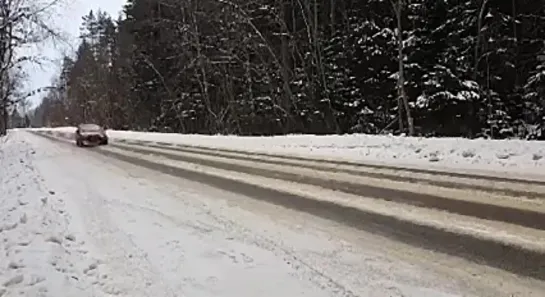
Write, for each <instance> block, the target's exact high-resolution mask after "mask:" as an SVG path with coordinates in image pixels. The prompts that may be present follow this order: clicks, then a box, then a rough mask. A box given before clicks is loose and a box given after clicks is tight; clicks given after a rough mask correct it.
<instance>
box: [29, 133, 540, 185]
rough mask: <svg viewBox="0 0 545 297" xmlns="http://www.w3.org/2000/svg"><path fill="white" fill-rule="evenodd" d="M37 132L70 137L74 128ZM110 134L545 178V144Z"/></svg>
mask: <svg viewBox="0 0 545 297" xmlns="http://www.w3.org/2000/svg"><path fill="white" fill-rule="evenodd" d="M37 130H54V131H59V132H70V133H71V132H73V131H74V128H73V127H59V128H42V129H37ZM107 133H108V135H109V136H110V137H111V138H112V139H114V140H115V139H132V140H146V141H155V142H168V143H176V144H184V145H195V146H205V147H211V148H219V149H236V150H244V151H249V152H250V151H253V152H267V153H276V154H284V155H285V154H288V155H299V156H307V157H319V158H332V159H344V160H352V161H359V162H366V163H374V164H377V163H378V164H385V165H398V166H411V167H415V166H416V167H425V168H436V169H463V170H471V171H477V170H478V171H493V172H496V173H502V172H505V173H513V174H515V173H518V174H527V175H539V176H540V177H541V175H543V176H545V158H544V157H545V143H544V142H539V141H524V140H488V139H474V140H470V139H464V138H423V137H403V136H391V135H365V134H352V135H324V136H322V135H285V136H271V137H250V136H248V137H245V136H232V135H212V136H211V135H196V134H174V133H151V132H135V131H117V130H108V132H107Z"/></svg>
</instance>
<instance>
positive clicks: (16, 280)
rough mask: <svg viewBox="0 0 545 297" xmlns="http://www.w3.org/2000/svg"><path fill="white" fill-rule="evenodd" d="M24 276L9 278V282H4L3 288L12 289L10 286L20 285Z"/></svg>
mask: <svg viewBox="0 0 545 297" xmlns="http://www.w3.org/2000/svg"><path fill="white" fill-rule="evenodd" d="M24 279H25V278H24V276H23V275H22V274H18V275H16V276H14V277H12V278H10V279H9V280H7V281H5V282H4V287H12V286H15V285H17V284H20V283H22V282H23V280H24Z"/></svg>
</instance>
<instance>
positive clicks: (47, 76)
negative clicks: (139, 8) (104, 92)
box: [26, 0, 126, 106]
mask: <svg viewBox="0 0 545 297" xmlns="http://www.w3.org/2000/svg"><path fill="white" fill-rule="evenodd" d="M61 1H63V3H62V5H61V6H59V7H58V8H57V9H56V10H57V12H56V15H55V16H54V17H53V18H52V19H51V20H50V22H52V23H53V25H54V27H56V28H58V29H59V30H60V31H61V32H62V33H63V34H66V35H67V37H68V40H67V43H57V44H55V45H54V44H46V45H42V46H40V47H39V48H37V49H36V50H37V51H39V53H40V54H41V55H43V56H45V57H46V58H47V59H48V60H49V59H51V60H53V61H52V62H47V63H45V64H44V65H42V66H41V67H40V66H30V65H29V67H28V68H27V72H28V75H29V82H28V83H27V86H26V88H27V89H28V90H34V89H37V88H40V87H44V86H48V85H50V82H51V79H52V77H53V76H54V75H55V74H57V72H58V70H59V69H60V64H59V63H60V59H61V58H62V56H63V54H64V53H66V54H69V55H71V56H72V55H73V53H74V51H75V49H76V48H77V45H78V39H77V36H78V35H79V28H80V26H81V22H82V19H81V18H82V17H83V16H84V15H86V14H87V13H88V12H89V11H90V10H91V9H92V10H98V9H100V10H102V11H106V12H108V13H109V14H110V15H111V16H112V17H113V18H114V19H117V16H118V15H119V13H120V11H121V9H122V7H123V5H124V4H125V3H126V0H61ZM43 95H44V94H38V95H36V96H34V97H31V98H30V100H31V102H32V105H33V106H34V105H36V104H38V103H39V101H40V100H41V97H42V96H43Z"/></svg>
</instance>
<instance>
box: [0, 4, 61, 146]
mask: <svg viewBox="0 0 545 297" xmlns="http://www.w3.org/2000/svg"><path fill="white" fill-rule="evenodd" d="M59 3H60V0H49V1H46V2H44V1H40V0H38V1H37V0H0V117H1V118H2V121H1V123H0V135H4V134H5V133H6V129H7V125H6V123H7V118H8V116H9V113H8V108H9V107H10V106H11V105H13V104H15V103H17V102H18V101H20V100H22V99H25V98H23V97H25V96H24V95H22V94H17V93H16V92H15V88H17V87H19V86H20V85H21V84H20V80H21V77H22V75H24V68H23V67H24V65H25V63H40V61H41V57H39V56H36V55H31V54H25V53H24V52H25V51H28V49H29V47H31V46H32V45H37V44H40V43H43V42H46V41H47V40H50V39H52V38H53V39H54V38H57V37H60V36H59V34H58V33H57V32H56V31H55V30H54V28H53V27H52V26H51V25H50V24H48V19H49V16H50V14H51V13H52V12H53V11H54V9H55V7H56V6H57V5H58V4H59ZM37 91H40V90H36V91H35V92H37ZM35 92H30V93H29V94H28V95H32V94H34V93H35ZM17 95H18V96H17Z"/></svg>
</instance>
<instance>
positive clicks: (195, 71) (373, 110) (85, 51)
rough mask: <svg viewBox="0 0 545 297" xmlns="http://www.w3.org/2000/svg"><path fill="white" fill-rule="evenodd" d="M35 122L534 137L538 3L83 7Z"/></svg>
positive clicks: (540, 86)
mask: <svg viewBox="0 0 545 297" xmlns="http://www.w3.org/2000/svg"><path fill="white" fill-rule="evenodd" d="M52 85H53V86H54V88H51V89H49V91H48V92H46V93H44V98H43V101H42V103H41V104H40V105H39V106H38V107H37V108H36V109H35V110H34V114H33V117H32V118H33V122H34V123H35V124H36V125H49V126H61V125H76V124H78V123H82V122H94V123H98V124H102V125H106V126H107V127H108V128H111V129H119V130H126V129H130V130H138V131H160V132H176V133H202V134H216V133H221V134H238V135H279V134H288V133H311V134H345V133H369V134H379V133H393V134H405V135H421V136H426V137H428V136H449V137H469V138H475V137H487V138H495V139H504V138H513V137H517V138H531V137H532V133H533V132H532V131H534V130H535V128H536V127H538V128H539V127H541V128H543V127H544V124H543V122H544V120H545V110H544V109H545V2H544V1H542V0H341V1H335V0H249V1H248V0H244V1H242V0H129V1H128V2H127V3H126V5H125V7H124V9H123V11H122V13H120V15H119V16H111V15H108V14H106V13H104V12H101V11H91V12H89V13H88V15H87V16H86V17H84V18H83V20H82V24H81V35H80V43H79V45H78V47H77V51H76V52H75V53H74V54H73V55H69V56H66V57H65V58H64V59H63V62H62V69H61V71H60V72H59V73H58V75H57V76H56V77H55V78H54V79H53V81H52Z"/></svg>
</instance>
